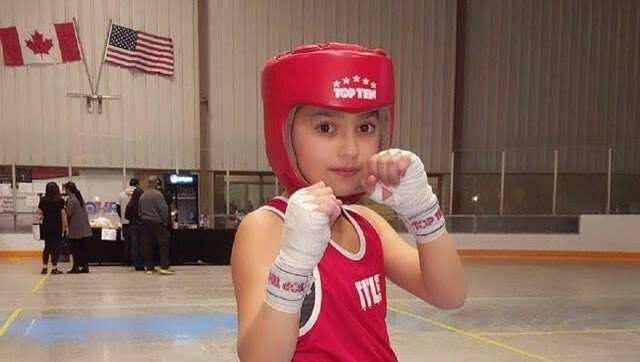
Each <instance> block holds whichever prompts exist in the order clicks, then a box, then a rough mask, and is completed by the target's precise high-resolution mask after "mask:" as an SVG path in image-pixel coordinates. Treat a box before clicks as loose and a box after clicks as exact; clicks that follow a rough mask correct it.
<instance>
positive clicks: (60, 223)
mask: <svg viewBox="0 0 640 362" xmlns="http://www.w3.org/2000/svg"><path fill="white" fill-rule="evenodd" d="M45 190H46V191H45V195H44V197H43V198H42V199H40V203H39V204H38V215H41V216H42V227H41V229H40V231H41V233H42V238H43V239H44V250H43V251H42V270H41V271H40V274H47V266H48V264H49V255H51V266H52V268H51V274H62V272H61V271H60V270H58V257H59V256H60V246H61V245H62V236H63V235H65V234H67V233H68V232H69V224H68V223H67V213H66V211H65V209H64V200H63V199H62V195H60V188H59V187H58V184H57V183H55V182H49V183H48V184H47V186H46V189H45Z"/></svg>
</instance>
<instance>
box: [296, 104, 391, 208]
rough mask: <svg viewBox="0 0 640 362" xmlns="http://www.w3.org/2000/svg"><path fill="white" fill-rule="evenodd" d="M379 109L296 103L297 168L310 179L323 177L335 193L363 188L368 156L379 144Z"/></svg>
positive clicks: (345, 192)
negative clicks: (355, 109)
mask: <svg viewBox="0 0 640 362" xmlns="http://www.w3.org/2000/svg"><path fill="white" fill-rule="evenodd" d="M379 118H380V117H379V112H378V111H377V110H376V111H372V112H366V113H359V114H352V113H345V112H339V111H334V110H330V109H326V108H320V107H314V106H301V107H298V109H297V111H296V113H295V115H294V117H293V123H292V128H291V142H292V147H293V151H294V153H295V159H296V161H297V166H298V170H299V171H300V173H301V176H302V177H303V178H304V179H305V180H306V181H307V182H308V183H309V184H313V183H316V182H318V181H324V182H325V183H326V184H327V185H328V186H330V187H331V188H333V191H334V193H335V195H336V196H346V195H350V194H354V193H359V192H362V191H363V190H364V189H363V187H362V185H361V183H362V181H363V180H364V178H365V177H366V176H367V160H368V159H369V158H370V157H371V156H373V155H374V154H376V153H377V152H378V149H379V146H380V119H379Z"/></svg>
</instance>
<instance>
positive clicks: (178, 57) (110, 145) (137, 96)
mask: <svg viewBox="0 0 640 362" xmlns="http://www.w3.org/2000/svg"><path fill="white" fill-rule="evenodd" d="M74 17H75V18H76V19H77V20H78V26H79V29H78V30H79V32H78V33H79V35H80V38H81V40H82V43H83V47H84V52H85V59H86V61H87V64H88V68H89V72H90V73H91V76H92V79H93V82H94V84H95V82H96V80H97V76H98V69H99V67H100V64H101V61H102V55H103V50H104V44H105V40H106V37H107V31H108V24H109V19H113V22H114V23H116V24H119V25H122V26H126V27H130V28H133V29H136V30H144V31H147V32H150V33H153V34H157V35H164V36H170V37H171V38H172V39H173V44H174V54H175V62H174V64H175V75H174V76H173V77H171V78H168V77H161V76H157V75H143V74H141V73H137V72H131V71H130V70H126V69H123V68H119V67H116V66H111V65H105V66H104V68H103V72H102V79H101V83H100V88H99V90H98V91H99V93H101V94H109V95H121V96H122V97H123V98H122V99H121V100H110V101H106V105H105V106H104V109H103V114H101V115H99V114H97V113H96V112H94V113H93V114H88V113H87V111H86V106H85V101H84V99H78V98H68V97H67V96H66V93H69V92H71V93H90V87H89V82H88V80H87V76H86V74H85V69H84V66H83V63H82V62H72V63H66V64H57V65H47V66H22V67H8V66H5V65H4V62H3V60H2V59H1V58H2V53H1V52H0V164H12V163H15V164H17V165H33V166H66V165H68V163H69V161H70V162H71V164H72V165H73V166H74V167H121V166H122V164H123V162H124V161H125V159H126V164H127V166H128V167H137V168H174V167H175V166H176V163H177V164H178V165H179V167H180V168H186V169H195V168H198V167H199V151H200V149H199V146H200V141H199V139H200V136H199V126H198V125H199V103H198V99H199V74H198V21H197V0H81V1H78V0H0V27H9V26H36V25H41V24H53V23H60V22H69V21H72V18H74ZM123 154H124V157H123Z"/></svg>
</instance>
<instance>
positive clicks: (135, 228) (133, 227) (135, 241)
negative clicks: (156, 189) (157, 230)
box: [124, 187, 144, 271]
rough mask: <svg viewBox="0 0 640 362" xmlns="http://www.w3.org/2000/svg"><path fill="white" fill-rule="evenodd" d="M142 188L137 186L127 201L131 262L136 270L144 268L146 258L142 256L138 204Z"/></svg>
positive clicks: (126, 215) (126, 211) (126, 213)
mask: <svg viewBox="0 0 640 362" xmlns="http://www.w3.org/2000/svg"><path fill="white" fill-rule="evenodd" d="M143 192H144V191H142V189H141V188H140V187H136V188H135V189H134V190H133V194H132V195H131V200H129V203H127V207H126V208H125V211H124V216H125V217H126V218H127V220H129V225H128V226H127V229H128V232H127V238H128V239H129V246H130V247H131V263H133V265H134V267H135V270H136V271H141V270H144V259H143V258H142V242H141V236H140V218H139V216H138V206H139V205H140V196H142V193H143Z"/></svg>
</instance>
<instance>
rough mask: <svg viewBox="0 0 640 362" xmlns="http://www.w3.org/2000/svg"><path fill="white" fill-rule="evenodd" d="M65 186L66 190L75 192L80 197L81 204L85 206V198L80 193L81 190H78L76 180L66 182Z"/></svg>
mask: <svg viewBox="0 0 640 362" xmlns="http://www.w3.org/2000/svg"><path fill="white" fill-rule="evenodd" d="M63 187H64V189H65V190H67V192H69V193H71V194H74V195H75V196H76V198H77V199H78V201H80V205H81V206H83V207H84V199H83V198H82V194H81V193H80V190H78V188H77V187H76V184H75V183H74V182H72V181H69V182H67V183H66V184H64V186H63Z"/></svg>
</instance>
